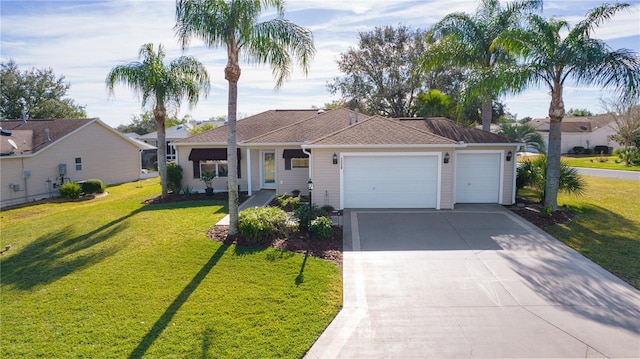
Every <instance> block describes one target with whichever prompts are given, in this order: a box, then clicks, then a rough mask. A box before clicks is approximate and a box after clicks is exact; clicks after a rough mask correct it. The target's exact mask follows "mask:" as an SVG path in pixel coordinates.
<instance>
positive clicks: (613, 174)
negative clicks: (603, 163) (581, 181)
mask: <svg viewBox="0 0 640 359" xmlns="http://www.w3.org/2000/svg"><path fill="white" fill-rule="evenodd" d="M574 168H575V169H577V170H578V173H580V174H581V175H587V176H597V177H609V178H620V179H630V180H636V181H640V172H638V171H619V170H604V169H599V168H584V167H574Z"/></svg>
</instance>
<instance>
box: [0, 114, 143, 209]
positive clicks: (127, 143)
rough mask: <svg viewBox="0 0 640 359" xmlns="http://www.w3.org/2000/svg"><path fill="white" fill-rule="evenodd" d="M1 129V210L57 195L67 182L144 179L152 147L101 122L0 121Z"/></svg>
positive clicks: (64, 120) (94, 120) (85, 120)
mask: <svg viewBox="0 0 640 359" xmlns="http://www.w3.org/2000/svg"><path fill="white" fill-rule="evenodd" d="M0 127H2V137H0V155H1V156H0V168H1V171H0V175H1V177H0V179H1V181H0V186H1V187H2V190H1V191H0V207H5V206H10V205H15V204H21V203H26V202H30V201H34V200H38V199H42V198H48V197H51V196H55V195H57V194H58V191H57V188H58V187H59V185H60V184H62V183H63V182H67V181H74V182H77V181H82V180H87V179H92V178H97V179H100V180H102V181H104V182H105V183H106V184H116V183H122V182H129V181H135V180H138V179H140V175H141V173H140V172H141V171H140V170H141V156H140V152H141V151H142V150H144V149H145V148H146V147H147V146H148V145H146V144H140V143H137V142H134V141H133V140H131V139H128V138H127V137H125V136H123V135H122V134H120V133H119V132H117V131H116V130H114V129H112V128H111V127H109V126H108V125H106V124H105V123H104V122H102V121H100V120H99V119H95V118H94V119H57V120H28V121H26V122H24V121H22V120H17V121H7V120H2V121H0Z"/></svg>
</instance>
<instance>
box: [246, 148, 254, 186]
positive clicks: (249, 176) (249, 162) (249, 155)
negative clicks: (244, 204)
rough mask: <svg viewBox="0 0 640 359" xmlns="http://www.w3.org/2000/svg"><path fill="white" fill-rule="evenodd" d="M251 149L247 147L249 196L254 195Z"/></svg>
mask: <svg viewBox="0 0 640 359" xmlns="http://www.w3.org/2000/svg"><path fill="white" fill-rule="evenodd" d="M251 182H252V181H251V148H249V147H247V194H248V195H249V196H251V194H252V193H253V191H252V188H251Z"/></svg>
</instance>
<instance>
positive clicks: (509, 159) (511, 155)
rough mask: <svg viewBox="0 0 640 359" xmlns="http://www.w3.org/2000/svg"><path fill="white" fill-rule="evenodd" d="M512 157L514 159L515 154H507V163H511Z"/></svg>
mask: <svg viewBox="0 0 640 359" xmlns="http://www.w3.org/2000/svg"><path fill="white" fill-rule="evenodd" d="M512 157H513V152H511V151H509V152H507V162H509V161H511V158H512Z"/></svg>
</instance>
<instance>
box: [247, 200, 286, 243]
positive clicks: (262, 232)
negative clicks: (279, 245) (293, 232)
mask: <svg viewBox="0 0 640 359" xmlns="http://www.w3.org/2000/svg"><path fill="white" fill-rule="evenodd" d="M286 229H287V214H286V212H285V211H283V210H282V209H280V208H277V207H253V208H247V209H245V210H243V211H241V212H240V215H239V222H238V231H239V232H240V234H242V235H243V236H244V237H245V238H246V239H247V240H249V241H250V242H253V243H262V242H265V241H270V240H271V239H273V237H274V236H276V235H278V234H282V233H283V232H285V231H286Z"/></svg>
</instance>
